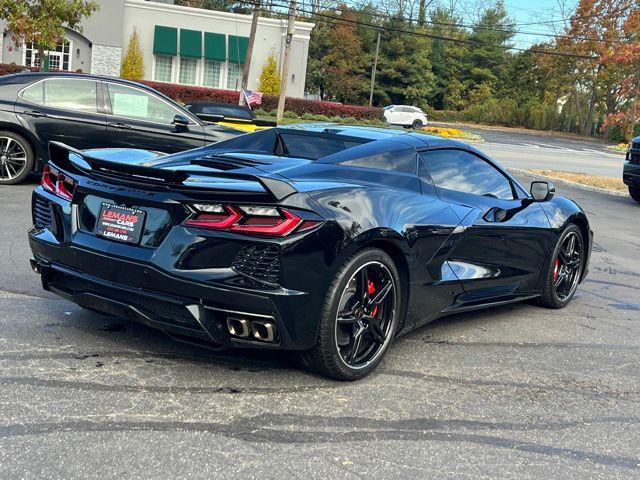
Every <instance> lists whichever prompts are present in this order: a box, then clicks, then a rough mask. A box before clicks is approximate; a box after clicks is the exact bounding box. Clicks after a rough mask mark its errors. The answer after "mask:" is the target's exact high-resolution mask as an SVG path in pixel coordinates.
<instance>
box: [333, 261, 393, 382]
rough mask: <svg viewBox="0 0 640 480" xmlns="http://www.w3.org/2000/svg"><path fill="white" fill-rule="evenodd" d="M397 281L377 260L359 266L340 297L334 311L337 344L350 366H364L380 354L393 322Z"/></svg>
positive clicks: (342, 358)
mask: <svg viewBox="0 0 640 480" xmlns="http://www.w3.org/2000/svg"><path fill="white" fill-rule="evenodd" d="M396 288H397V287H396V284H395V282H394V280H393V277H392V275H391V272H390V271H389V269H388V268H387V267H386V266H384V265H383V264H382V263H380V262H369V263H366V264H365V265H363V266H361V267H360V269H359V270H358V271H356V272H355V273H354V274H353V275H352V276H351V279H350V280H349V282H348V283H347V286H346V287H345V289H344V291H343V292H342V297H341V298H340V303H339V304H338V313H337V315H336V334H335V338H336V347H337V349H338V351H339V353H340V358H341V360H342V361H343V362H344V363H345V365H347V366H348V367H350V368H354V369H361V368H365V367H367V366H368V365H370V364H371V363H372V362H374V361H375V360H376V359H377V358H378V356H379V355H381V354H382V353H383V352H384V350H385V347H386V345H387V343H388V341H389V340H390V332H391V330H392V327H393V324H394V318H395V315H394V313H395V312H394V309H395V289H396Z"/></svg>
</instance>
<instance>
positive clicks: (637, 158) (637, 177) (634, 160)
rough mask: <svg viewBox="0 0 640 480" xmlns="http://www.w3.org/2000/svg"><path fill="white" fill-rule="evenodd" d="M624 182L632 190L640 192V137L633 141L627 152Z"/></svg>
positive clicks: (623, 172) (623, 171)
mask: <svg viewBox="0 0 640 480" xmlns="http://www.w3.org/2000/svg"><path fill="white" fill-rule="evenodd" d="M622 180H623V181H624V183H625V184H626V185H628V186H629V187H631V188H636V189H639V190H640V137H636V138H634V139H632V140H631V148H629V150H628V151H627V155H626V157H625V162H624V167H623V170H622Z"/></svg>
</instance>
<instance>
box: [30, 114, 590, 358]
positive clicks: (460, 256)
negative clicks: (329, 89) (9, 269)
mask: <svg viewBox="0 0 640 480" xmlns="http://www.w3.org/2000/svg"><path fill="white" fill-rule="evenodd" d="M296 129H297V131H305V132H319V133H318V134H319V135H322V134H324V133H322V132H324V131H330V132H333V133H335V134H337V135H339V134H341V132H342V134H345V135H350V134H353V135H362V136H363V137H364V138H368V139H370V140H373V141H375V140H376V139H380V138H385V137H387V136H388V135H390V134H388V133H387V132H386V131H379V130H376V129H358V128H350V127H338V126H334V127H327V126H326V125H324V126H306V127H305V126H299V127H295V128H292V130H291V131H296ZM285 130H286V129H285ZM274 134H275V133H274ZM257 135H260V134H251V135H248V136H247V137H245V138H242V139H241V138H238V139H235V140H230V141H228V142H224V143H222V144H220V145H217V146H216V145H213V146H209V147H205V148H201V149H197V150H193V151H188V152H184V153H181V154H176V155H173V156H170V157H167V158H165V159H164V160H163V162H162V168H165V169H179V168H180V166H183V167H184V168H188V169H190V171H193V170H203V169H206V167H203V166H194V165H193V164H190V162H191V161H192V160H193V159H196V158H202V157H205V156H207V155H210V154H212V153H216V152H217V153H218V154H222V155H224V152H227V153H229V151H231V152H235V153H233V155H232V156H231V157H230V158H233V157H236V156H243V155H244V156H245V157H248V156H250V154H249V153H247V152H245V153H244V154H243V153H242V151H241V149H240V148H239V147H238V146H239V145H241V144H242V142H245V141H250V140H251V139H252V138H259V137H257ZM267 135H268V134H267ZM387 140H390V141H393V142H397V143H398V146H399V148H404V147H406V146H407V145H409V146H410V147H411V148H414V149H415V151H416V152H419V151H421V150H428V149H434V148H441V147H453V148H462V149H469V150H471V149H472V147H469V146H468V145H466V144H463V143H461V142H456V141H452V140H445V139H441V138H437V137H429V136H425V135H421V134H406V133H405V134H401V133H394V134H393V135H391V137H390V138H387ZM247 148H248V149H249V150H251V147H247ZM251 151H252V152H253V153H255V151H253V150H251ZM92 154H93V155H99V152H93V153H92ZM269 158H270V157H269V155H263V156H262V157H261V160H262V163H260V164H259V165H256V166H252V167H243V168H241V169H239V171H241V172H248V173H251V174H257V175H261V176H264V177H269V178H273V179H280V180H282V179H284V180H286V181H288V182H291V184H292V185H293V186H295V188H296V190H297V191H298V193H295V194H293V195H290V196H288V197H287V198H285V199H284V200H282V201H280V202H275V201H274V200H273V199H270V198H269V196H268V195H266V194H259V193H255V194H253V195H252V196H251V197H250V199H247V196H246V195H244V196H242V195H240V194H237V195H236V194H235V193H233V192H230V191H229V192H227V193H221V191H216V192H214V193H211V192H210V193H207V192H206V191H202V190H190V189H162V188H148V187H145V185H144V184H141V183H139V182H131V181H122V180H121V181H118V180H116V179H114V180H109V179H104V178H90V177H89V176H87V175H85V174H82V173H80V172H78V171H69V172H68V173H69V174H70V175H71V176H72V177H74V178H75V179H76V180H77V182H78V186H77V189H76V197H75V198H74V202H73V203H74V206H73V207H72V206H71V205H70V204H69V202H65V201H63V200H61V199H60V198H57V197H54V196H53V195H51V194H50V193H48V192H46V191H44V190H43V189H42V188H41V187H39V188H38V189H36V192H35V193H34V198H35V197H44V198H45V199H47V200H48V201H50V202H51V203H52V204H53V206H52V208H53V209H54V211H58V212H59V213H60V214H59V215H58V216H56V218H58V219H59V220H60V222H59V223H60V225H57V224H56V225H57V227H56V228H55V229H54V230H56V232H55V233H54V232H53V231H52V229H51V228H44V229H38V228H35V227H34V228H33V229H32V230H31V231H30V234H29V239H30V244H31V248H32V250H33V253H34V257H35V262H36V263H37V268H38V270H39V271H40V272H41V274H42V281H43V285H44V286H45V288H48V289H51V290H54V291H56V293H58V294H60V295H62V296H64V297H66V298H70V299H72V300H74V301H76V302H78V303H81V304H82V303H83V302H88V304H89V306H92V307H93V308H97V309H100V304H99V303H100V302H101V301H102V300H100V295H106V296H109V295H111V300H110V303H109V304H108V307H109V309H110V311H112V312H114V313H120V314H127V312H128V310H127V309H126V308H125V307H124V306H123V307H122V308H123V310H122V311H114V309H116V307H115V306H114V305H126V304H127V302H130V301H134V300H135V298H136V296H137V297H138V298H140V297H145V298H147V296H148V297H149V298H162V299H163V301H166V302H172V304H173V303H175V304H178V305H182V306H183V307H184V306H185V305H188V304H193V305H198V308H202V309H203V311H204V312H205V314H204V315H203V316H202V321H203V322H204V327H205V328H204V330H205V331H206V332H208V333H207V334H205V333H203V331H202V329H200V330H199V329H198V328H197V326H193V325H191V326H189V327H187V326H185V325H176V323H175V322H173V323H170V322H166V321H162V320H161V321H157V320H158V319H156V321H149V319H148V318H147V319H145V318H137V320H139V321H147V323H150V324H152V325H153V326H155V327H158V328H161V329H163V330H165V331H167V332H169V333H173V334H176V335H179V336H181V337H184V336H188V337H193V338H199V339H201V340H210V339H211V337H214V338H215V341H216V343H218V344H219V345H222V346H239V345H240V346H246V345H251V346H255V347H273V346H277V347H280V348H287V349H307V348H310V347H311V346H312V345H313V344H314V342H315V338H316V331H317V327H318V322H319V315H320V311H321V309H322V305H323V303H324V300H325V294H326V292H327V290H328V287H329V283H330V282H331V280H332V278H333V277H334V275H335V273H336V271H337V270H338V269H339V268H340V266H341V265H342V264H343V263H344V262H345V261H346V259H347V258H349V257H350V256H351V255H352V254H353V253H354V252H356V251H358V250H359V249H361V248H364V247H366V246H375V247H378V248H382V249H384V250H385V251H386V252H387V253H389V254H390V255H391V257H392V258H393V259H394V260H395V261H396V263H397V264H398V266H399V269H400V271H401V272H402V276H403V291H404V292H405V294H406V298H407V302H406V305H405V306H406V309H407V315H406V319H405V323H404V324H403V325H401V326H400V328H399V329H398V331H399V333H402V332H406V331H409V330H411V329H412V328H415V327H416V326H418V325H422V324H424V323H427V322H428V321H430V320H433V319H435V318H437V317H440V316H442V315H445V314H449V313H454V312H459V311H465V310H469V309H475V308H479V307H483V306H487V305H496V304H501V303H508V302H512V301H517V300H522V299H525V298H531V297H533V296H536V295H539V294H540V292H541V291H542V288H543V282H544V273H545V271H546V270H545V268H547V267H548V264H549V258H550V256H551V252H552V251H553V249H554V247H555V244H556V241H557V239H558V237H559V235H560V234H561V232H562V230H563V228H565V227H566V225H567V224H568V223H569V222H576V223H577V224H578V225H579V226H580V227H581V229H582V230H583V236H584V238H585V242H586V246H587V248H586V251H587V252H588V251H589V250H590V246H591V242H592V237H591V235H592V234H591V232H590V230H589V226H588V222H587V219H586V216H585V214H584V212H583V211H582V210H581V209H580V208H579V207H578V206H577V205H576V204H575V203H573V202H571V201H569V200H566V199H563V198H562V197H555V198H553V199H552V200H550V201H547V202H544V203H537V202H533V201H532V199H531V197H530V196H529V195H528V194H527V193H526V190H525V189H524V188H523V187H522V186H521V185H520V184H519V183H518V182H517V181H516V180H515V179H514V178H513V177H512V176H511V175H510V174H509V173H508V172H506V171H504V170H502V169H501V168H500V167H499V166H496V168H498V170H500V171H501V172H502V173H503V174H504V175H505V176H506V177H508V178H509V179H510V180H511V182H513V185H514V188H516V190H517V192H518V197H519V198H518V199H517V200H513V201H505V200H499V199H494V198H484V197H483V198H481V199H479V198H477V197H475V198H469V196H468V195H464V194H460V195H457V196H456V195H453V196H452V195H444V194H443V193H442V192H439V191H438V190H437V189H436V188H435V187H434V186H433V185H432V184H431V183H430V182H429V180H428V179H424V178H419V177H418V175H416V174H407V173H399V172H394V171H393V170H381V169H372V168H366V167H351V166H344V165H340V164H333V163H329V162H328V161H324V160H323V159H320V160H317V161H315V162H310V161H304V160H301V159H289V158H286V157H273V156H272V157H271V161H269ZM187 165H188V166H187ZM94 197H95V198H94ZM234 198H244V199H245V200H244V202H245V203H255V204H260V205H273V204H278V205H281V206H286V207H287V208H288V209H291V210H293V211H295V212H296V213H298V214H299V215H301V216H303V217H304V218H312V219H318V220H323V223H322V225H321V226H319V227H318V228H316V229H314V230H312V231H310V232H303V233H298V234H294V235H292V236H289V237H284V238H260V237H248V236H244V235H240V234H233V233H229V232H219V231H208V230H203V229H199V228H192V227H184V226H181V225H180V224H181V223H182V221H183V220H184V219H185V218H186V216H187V215H188V211H187V210H186V209H185V208H184V206H183V204H185V203H194V202H198V201H207V200H208V201H211V202H215V201H220V200H225V199H226V200H228V201H229V202H233V201H234V200H233V199H234ZM86 199H89V200H88V203H91V205H90V206H89V211H90V212H89V214H88V215H89V217H91V215H93V216H95V214H96V211H97V210H96V209H97V204H98V203H99V201H101V200H108V201H113V202H115V203H119V204H123V205H125V206H136V207H139V208H143V209H149V213H148V218H149V219H150V221H152V222H154V221H155V222H157V225H161V224H162V225H164V226H165V227H166V226H167V225H168V228H167V229H166V230H162V233H161V234H159V236H158V237H157V238H155V239H153V238H150V236H147V237H146V239H143V244H142V245H141V246H131V245H127V244H122V243H118V242H114V241H111V240H106V239H104V238H99V237H97V236H96V235H95V234H93V233H92V232H91V231H90V228H86V229H85V230H86V231H83V229H82V228H76V227H75V226H74V224H73V222H72V210H74V209H75V213H74V214H73V215H75V216H76V217H77V216H78V215H80V216H82V215H87V214H86V213H83V212H82V211H78V210H79V209H82V208H83V206H82V205H83V202H85V201H86ZM235 201H236V202H237V200H235ZM492 209H501V210H503V211H504V217H503V218H505V219H506V220H505V221H503V222H492V221H488V220H486V218H488V217H487V213H488V212H490V211H491V210H492ZM158 212H164V213H162V215H163V218H162V219H161V218H160V217H159V216H158V215H160V214H159V213H158ZM166 212H168V214H167V213H166ZM167 215H168V217H167ZM54 216H55V215H54ZM167 218H170V219H171V221H170V222H169V223H168V224H167ZM501 218H502V217H501ZM163 222H164V223H163ZM54 223H56V222H54ZM162 228H164V227H162ZM160 229H161V227H158V229H157V230H156V232H158V231H160ZM152 236H153V235H151V237H152ZM154 242H155V243H154ZM251 245H262V246H264V245H272V246H274V247H276V248H277V249H278V251H279V252H280V255H281V258H280V264H281V269H282V271H281V282H280V283H279V285H277V286H275V287H274V286H269V285H265V284H260V285H247V284H246V283H243V282H244V280H245V278H244V277H243V276H242V275H240V274H238V273H237V272H235V271H234V270H233V268H232V261H233V258H234V256H235V255H238V252H239V251H241V249H242V248H243V247H247V246H251ZM461 266H463V267H464V268H461ZM465 269H466V270H465ZM585 272H586V268H585ZM456 274H458V275H460V276H461V277H462V278H459V277H458V276H456ZM585 274H586V273H585ZM583 278H584V275H583ZM69 285H75V286H76V287H77V289H76V290H73V288H71V289H70V287H69ZM87 292H92V293H91V294H88V293H87ZM97 292H103V293H101V294H98V293H97ZM104 292H106V293H104ZM109 292H112V293H109ZM114 298H117V302H114V301H113V300H114ZM96 302H97V303H96ZM129 307H130V305H129ZM118 308H119V307H118ZM116 310H117V309H116ZM226 310H231V311H234V310H242V311H244V312H251V313H252V314H257V315H271V316H273V317H274V319H275V321H276V323H277V325H278V330H279V332H280V338H279V341H278V342H277V344H274V345H265V344H262V343H255V342H253V343H251V342H247V341H241V340H238V339H231V338H230V337H229V335H228V334H227V333H226V332H225V331H224V328H223V326H222V323H221V322H220V316H221V315H222V316H224V313H223V312H224V311H226ZM221 312H222V313H221ZM129 314H130V312H129Z"/></svg>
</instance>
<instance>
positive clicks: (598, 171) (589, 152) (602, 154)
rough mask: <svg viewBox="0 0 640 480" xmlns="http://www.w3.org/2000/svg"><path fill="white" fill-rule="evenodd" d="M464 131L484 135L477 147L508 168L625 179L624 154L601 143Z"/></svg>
mask: <svg viewBox="0 0 640 480" xmlns="http://www.w3.org/2000/svg"><path fill="white" fill-rule="evenodd" d="M463 129H464V130H465V131H468V132H471V133H475V134H478V135H480V136H481V137H482V138H483V139H484V140H485V141H484V142H473V144H474V145H475V146H476V147H477V148H479V149H480V150H482V151H484V152H486V153H487V154H489V155H491V156H492V157H493V158H495V159H496V160H498V161H499V162H500V163H502V164H503V165H504V166H506V167H512V168H520V169H524V170H530V169H538V170H545V169H546V170H560V171H565V172H573V173H588V174H590V175H602V176H605V177H611V178H618V179H620V178H622V164H623V162H624V155H623V154H621V153H617V152H611V151H609V150H606V149H605V148H604V144H603V143H601V142H598V141H591V140H581V139H578V138H572V137H557V136H551V135H538V134H533V133H522V132H521V131H513V132H510V131H504V130H492V129H485V128H480V127H466V126H465V127H463Z"/></svg>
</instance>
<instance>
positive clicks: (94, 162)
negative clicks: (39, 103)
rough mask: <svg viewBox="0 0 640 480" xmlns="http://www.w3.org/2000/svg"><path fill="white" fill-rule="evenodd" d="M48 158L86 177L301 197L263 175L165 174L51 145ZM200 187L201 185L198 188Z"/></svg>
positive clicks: (55, 144) (53, 143) (290, 187)
mask: <svg viewBox="0 0 640 480" xmlns="http://www.w3.org/2000/svg"><path fill="white" fill-rule="evenodd" d="M49 158H50V159H51V161H52V162H53V163H55V164H56V165H57V166H59V167H61V168H66V169H70V170H80V171H82V172H85V173H89V174H90V173H95V174H97V175H104V176H109V177H116V178H119V179H121V180H124V181H129V182H137V183H140V182H142V183H146V184H154V185H163V186H167V187H177V188H185V187H186V188H207V187H206V185H205V184H206V182H203V181H202V180H196V178H193V180H192V181H191V182H190V181H189V180H190V179H192V177H197V178H200V179H201V178H202V177H209V178H211V179H212V180H213V179H215V178H225V179H231V180H244V181H249V182H257V183H259V184H260V185H261V186H262V188H263V189H264V191H265V192H266V193H268V194H270V195H271V196H273V197H274V198H275V199H276V200H277V201H280V200H282V199H284V198H286V197H288V196H289V195H292V194H294V193H298V190H296V189H295V188H294V187H293V185H291V184H290V183H289V182H286V181H284V180H279V179H275V178H272V177H267V176H263V175H255V174H250V173H232V172H207V171H198V172H190V171H184V170H163V169H162V168H156V167H146V166H143V165H128V164H126V163H117V162H110V161H109V160H104V159H100V158H96V157H92V156H91V154H90V153H89V154H87V153H86V152H83V151H81V150H78V149H76V148H73V147H70V146H69V145H66V144H64V143H62V142H49ZM198 183H200V184H202V186H199V185H198Z"/></svg>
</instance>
